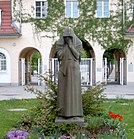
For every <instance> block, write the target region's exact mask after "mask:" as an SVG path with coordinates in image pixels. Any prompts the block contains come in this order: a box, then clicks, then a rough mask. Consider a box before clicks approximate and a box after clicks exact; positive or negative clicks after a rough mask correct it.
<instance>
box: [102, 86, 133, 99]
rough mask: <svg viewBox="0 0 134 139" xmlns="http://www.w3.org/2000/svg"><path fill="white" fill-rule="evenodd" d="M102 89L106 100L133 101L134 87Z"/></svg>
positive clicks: (106, 87)
mask: <svg viewBox="0 0 134 139" xmlns="http://www.w3.org/2000/svg"><path fill="white" fill-rule="evenodd" d="M104 88H105V90H104V94H105V95H106V97H107V98H124V99H134V85H106V86H104Z"/></svg>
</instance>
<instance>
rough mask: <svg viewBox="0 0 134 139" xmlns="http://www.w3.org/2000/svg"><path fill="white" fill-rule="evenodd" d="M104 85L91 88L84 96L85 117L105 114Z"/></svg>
mask: <svg viewBox="0 0 134 139" xmlns="http://www.w3.org/2000/svg"><path fill="white" fill-rule="evenodd" d="M103 91H104V88H103V87H102V84H98V85H96V86H92V87H89V88H88V89H87V90H86V91H85V92H84V93H83V95H82V101H83V113H84V115H99V114H100V113H102V112H103V108H102V103H103V100H104V95H103V94H102V92H103Z"/></svg>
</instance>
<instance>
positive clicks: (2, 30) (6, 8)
mask: <svg viewBox="0 0 134 139" xmlns="http://www.w3.org/2000/svg"><path fill="white" fill-rule="evenodd" d="M0 9H1V10H2V13H1V15H2V16H1V17H2V23H1V26H0V37H10V36H11V37H19V36H21V33H20V31H19V29H18V27H17V26H16V25H15V24H14V23H13V22H12V15H11V0H2V1H1V0H0Z"/></svg>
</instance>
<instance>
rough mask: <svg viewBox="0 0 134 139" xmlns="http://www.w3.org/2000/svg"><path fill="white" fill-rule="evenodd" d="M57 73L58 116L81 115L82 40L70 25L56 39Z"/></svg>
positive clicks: (70, 116)
mask: <svg viewBox="0 0 134 139" xmlns="http://www.w3.org/2000/svg"><path fill="white" fill-rule="evenodd" d="M56 48H57V57H58V60H59V63H60V65H59V73H58V97H57V102H58V109H59V112H58V116H59V117H62V118H73V117H81V116H83V109H82V96H81V74H80V65H79V62H80V55H81V52H82V42H81V41H80V39H79V38H78V37H77V36H76V35H75V34H74V31H73V29H72V28H71V27H66V28H65V29H64V33H63V36H61V38H60V39H59V40H58V41H57V44H56Z"/></svg>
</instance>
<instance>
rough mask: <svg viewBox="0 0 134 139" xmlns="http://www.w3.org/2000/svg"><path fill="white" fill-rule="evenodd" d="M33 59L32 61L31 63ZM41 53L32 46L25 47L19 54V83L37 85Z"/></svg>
mask: <svg viewBox="0 0 134 139" xmlns="http://www.w3.org/2000/svg"><path fill="white" fill-rule="evenodd" d="M33 59H34V63H33ZM41 59H42V55H41V52H40V51H39V50H38V49H36V48H34V47H26V48H24V49H22V50H21V52H20V54H19V68H18V69H19V72H18V73H19V84H20V85H25V84H29V83H30V84H34V85H37V84H38V85H39V84H40V83H39V80H38V74H41V72H42V62H41Z"/></svg>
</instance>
